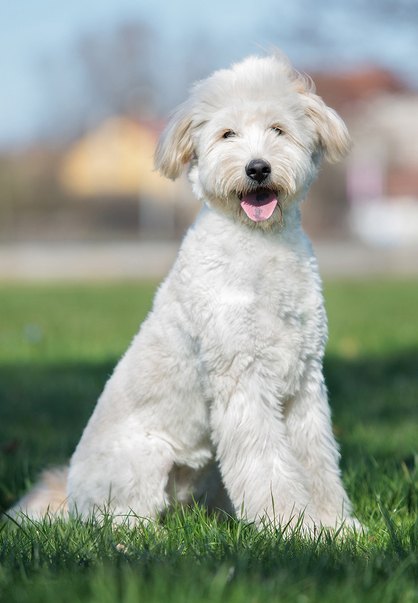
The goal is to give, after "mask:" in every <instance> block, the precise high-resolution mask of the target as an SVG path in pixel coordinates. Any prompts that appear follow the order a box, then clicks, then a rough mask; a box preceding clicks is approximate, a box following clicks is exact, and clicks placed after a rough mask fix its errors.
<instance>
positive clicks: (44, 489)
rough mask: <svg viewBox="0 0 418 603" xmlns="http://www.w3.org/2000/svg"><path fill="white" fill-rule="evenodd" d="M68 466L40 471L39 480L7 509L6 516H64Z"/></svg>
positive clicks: (17, 517) (16, 517)
mask: <svg viewBox="0 0 418 603" xmlns="http://www.w3.org/2000/svg"><path fill="white" fill-rule="evenodd" d="M67 476H68V467H67V466H66V467H55V468H54V469H47V470H45V471H43V472H42V473H41V476H40V478H39V481H38V482H37V483H36V484H35V485H34V487H33V488H32V489H31V490H29V492H28V493H27V494H25V496H23V498H21V499H20V500H18V502H17V503H16V504H15V505H14V506H13V507H12V508H11V509H9V510H8V511H7V513H6V516H8V517H12V518H13V519H20V518H22V517H24V516H27V517H29V518H31V519H37V520H39V519H42V517H45V516H46V515H49V516H56V517H66V516H67V515H68V505H67Z"/></svg>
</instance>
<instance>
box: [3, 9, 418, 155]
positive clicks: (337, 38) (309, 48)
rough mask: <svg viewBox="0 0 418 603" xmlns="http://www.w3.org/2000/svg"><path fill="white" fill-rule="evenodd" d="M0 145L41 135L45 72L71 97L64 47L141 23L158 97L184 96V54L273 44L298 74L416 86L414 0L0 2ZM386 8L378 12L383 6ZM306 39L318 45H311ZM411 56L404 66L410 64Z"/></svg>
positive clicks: (417, 15) (224, 56) (72, 82)
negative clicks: (352, 73) (160, 87)
mask: <svg viewBox="0 0 418 603" xmlns="http://www.w3.org/2000/svg"><path fill="white" fill-rule="evenodd" d="M0 5H1V15H2V17H1V31H0V34H1V35H0V77H1V93H0V146H3V147H4V146H7V145H8V144H10V143H12V144H13V143H16V142H25V141H30V140H31V139H33V138H35V137H36V136H37V135H39V134H41V133H42V130H43V128H44V126H45V124H46V123H47V121H48V114H49V113H50V112H51V111H52V110H53V106H52V101H51V98H53V94H52V93H51V90H50V89H49V87H50V86H51V81H48V78H47V77H46V76H45V73H46V72H47V69H46V65H48V64H49V65H51V64H52V65H53V66H54V69H56V70H57V69H58V70H61V81H63V79H66V82H67V85H68V89H69V90H71V94H75V95H77V94H78V93H80V94H82V90H79V91H78V90H77V78H76V77H75V74H74V65H73V64H72V63H71V60H70V59H71V54H72V49H73V48H74V46H75V44H76V42H77V40H78V39H79V38H80V36H81V35H83V34H88V33H89V32H95V31H106V30H109V31H110V30H111V29H112V28H114V27H115V25H117V24H118V23H122V22H126V21H129V20H142V21H144V22H145V23H147V24H148V25H149V26H150V27H151V28H152V30H153V31H154V32H155V33H156V35H157V36H158V39H159V41H160V44H159V52H158V55H157V56H156V57H155V68H156V69H158V71H159V73H160V74H161V79H162V81H163V82H164V81H166V82H167V83H169V84H170V85H169V86H168V85H167V95H168V98H169V99H170V100H169V102H170V101H171V98H172V99H173V102H175V101H177V100H178V98H180V97H181V96H182V95H183V94H184V93H185V91H184V88H185V86H186V83H187V82H186V80H187V75H185V64H186V63H187V61H189V60H190V56H189V54H188V53H190V48H194V51H195V52H198V51H199V39H201V40H202V45H201V52H202V53H203V54H204V53H205V48H207V45H208V44H209V45H210V47H211V49H212V55H211V58H210V68H216V67H219V66H225V65H228V63H230V62H231V61H233V60H237V59H239V58H240V57H242V56H245V55H246V54H249V53H254V52H259V49H260V48H268V47H269V46H270V45H272V44H275V45H278V46H280V47H282V48H283V49H284V50H285V52H287V53H288V54H289V55H290V57H291V58H292V60H293V61H294V62H296V64H297V65H298V66H299V67H300V68H306V69H308V70H309V69H318V68H326V67H327V66H331V67H336V66H342V67H345V68H350V66H353V65H358V64H364V63H367V64H370V63H377V64H381V65H383V66H387V67H389V68H391V69H394V70H397V71H398V72H399V73H400V74H401V75H402V76H403V77H406V78H408V79H409V81H410V82H411V83H412V84H414V85H415V86H416V87H418V67H417V60H416V57H417V56H418V45H417V43H416V40H417V39H418V11H417V3H416V2H415V0H398V1H396V0H395V1H390V0H380V2H378V1H377V0H374V1H373V0H364V1H363V0H334V1H331V0H231V1H229V2H228V1H227V0H211V1H208V2H198V0H171V1H170V0H148V2H145V1H144V0H66V1H65V2H63V1H60V0H13V1H10V0H0ZM386 5H388V9H387V10H385V6H386ZM316 36H317V37H318V40H320V43H318V44H317V43H316ZM411 57H413V60H411Z"/></svg>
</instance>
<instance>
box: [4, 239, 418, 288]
mask: <svg viewBox="0 0 418 603" xmlns="http://www.w3.org/2000/svg"><path fill="white" fill-rule="evenodd" d="M314 248H315V251H316V254H317V257H318V262H319V266H320V270H321V274H322V276H323V277H333V278H335V277H341V278H350V277H360V278H361V277H362V278H367V277H369V276H418V247H414V248H411V247H404V248H371V247H366V246H365V245H363V244H361V243H357V242H346V241H344V242H335V241H333V242H329V241H328V242H324V241H322V242H317V243H315V244H314ZM177 249H178V244H177V243H164V242H144V243H140V242H117V243H112V242H105V243H104V242H101V243H23V244H7V245H6V244H4V245H0V280H2V281H8V280H14V281H16V280H18V281H47V280H61V281H68V280H85V281H97V280H111V279H118V280H127V279H160V278H161V277H163V276H164V275H165V274H167V272H168V271H169V269H170V267H171V265H172V263H173V261H174V259H175V256H176V253H177Z"/></svg>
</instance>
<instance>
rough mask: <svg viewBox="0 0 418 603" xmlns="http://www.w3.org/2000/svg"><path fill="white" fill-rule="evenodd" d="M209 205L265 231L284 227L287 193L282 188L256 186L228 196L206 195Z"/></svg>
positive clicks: (251, 226) (230, 216)
mask: <svg viewBox="0 0 418 603" xmlns="http://www.w3.org/2000/svg"><path fill="white" fill-rule="evenodd" d="M205 197H206V200H207V202H208V205H209V206H210V207H211V208H213V209H215V210H217V211H218V212H222V213H223V214H225V215H226V216H228V217H229V218H232V219H233V220H234V221H236V222H238V223H240V224H244V225H245V226H247V227H249V228H252V229H257V230H264V231H271V230H280V229H281V228H282V227H283V210H284V207H285V201H286V195H285V194H284V192H283V191H281V190H280V189H278V188H277V189H275V188H267V187H261V186H260V187H256V188H253V189H251V190H250V191H248V190H244V191H241V190H240V191H231V192H230V193H229V194H228V195H226V196H217V195H214V194H207V193H206V195H205Z"/></svg>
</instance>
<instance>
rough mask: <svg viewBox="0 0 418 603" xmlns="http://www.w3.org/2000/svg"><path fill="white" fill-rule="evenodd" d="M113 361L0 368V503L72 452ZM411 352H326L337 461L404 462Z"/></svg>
mask: <svg viewBox="0 0 418 603" xmlns="http://www.w3.org/2000/svg"><path fill="white" fill-rule="evenodd" d="M114 365H115V360H109V361H108V362H106V363H101V364H71V365H56V366H55V365H48V366H44V365H39V366H37V365H17V366H1V367H0V483H1V486H0V507H1V508H5V507H7V506H8V505H9V504H10V503H11V502H12V501H13V500H14V498H15V496H16V493H19V492H22V491H23V490H25V489H26V487H27V485H28V484H27V482H28V480H30V479H33V478H34V477H35V476H36V474H37V472H38V471H39V470H40V469H41V468H43V467H45V466H47V465H50V464H57V463H61V462H65V461H66V460H67V459H68V457H69V456H70V454H71V453H72V451H73V449H74V447H75V445H76V443H77V441H78V439H79V437H80V435H81V432H82V429H83V427H84V426H85V424H86V422H87V419H88V417H89V416H90V414H91V412H92V409H93V407H94V405H95V403H96V400H97V398H98V396H99V395H100V392H101V390H102V389H103V386H104V383H105V382H106V380H107V378H108V376H109V375H110V374H111V371H112V369H113V366H114ZM417 367H418V349H412V350H405V351H404V352H403V353H401V354H398V355H396V356H391V357H382V358H370V357H366V358H361V359H351V360H348V359H343V358H341V357H337V356H331V357H327V359H326V363H325V371H326V380H327V384H328V388H329V390H330V399H331V405H332V408H333V420H334V424H335V430H336V435H337V438H338V439H339V441H340V442H341V444H342V451H343V460H344V465H346V466H350V464H357V463H358V462H359V460H360V459H364V458H366V457H368V458H370V457H373V458H375V459H381V460H384V459H393V458H397V459H398V460H399V462H401V461H402V462H407V463H408V462H409V461H408V459H409V456H411V454H412V451H413V449H414V448H413V447H414V445H416V444H415V440H416V433H415V431H416V420H417V403H416V401H417V398H418V371H417Z"/></svg>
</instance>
